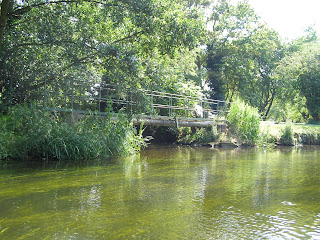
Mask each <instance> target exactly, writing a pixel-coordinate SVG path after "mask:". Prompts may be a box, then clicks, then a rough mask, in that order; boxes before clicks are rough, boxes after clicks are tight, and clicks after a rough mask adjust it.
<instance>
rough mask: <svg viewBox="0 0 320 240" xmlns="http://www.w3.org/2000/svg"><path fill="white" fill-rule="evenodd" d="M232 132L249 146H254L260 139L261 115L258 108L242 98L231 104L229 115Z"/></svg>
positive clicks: (228, 119)
mask: <svg viewBox="0 0 320 240" xmlns="http://www.w3.org/2000/svg"><path fill="white" fill-rule="evenodd" d="M227 121H228V123H229V130H230V133H231V134H233V135H234V136H235V137H237V138H239V140H240V141H241V142H242V143H243V144H245V145H249V146H253V145H255V144H256V143H257V141H258V139H259V131H260V116H259V113H258V110H257V109H256V108H253V107H251V106H249V105H247V104H245V103H243V102H242V101H240V100H236V101H235V102H233V103H232V104H231V107H230V110H229V113H228V115H227Z"/></svg>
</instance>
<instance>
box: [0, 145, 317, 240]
mask: <svg viewBox="0 0 320 240" xmlns="http://www.w3.org/2000/svg"><path fill="white" fill-rule="evenodd" d="M319 173H320V148H318V147H303V148H302V147H301V148H299V147H293V148H291V147H290V148H281V149H276V150H268V151H264V150H263V149H255V148H250V149H234V150H222V149H221V150H219V149H209V148H190V147H181V146H150V147H148V148H146V149H145V150H143V151H142V152H141V154H140V155H139V156H130V157H125V158H114V159H111V160H109V161H91V162H75V163H74V162H73V163H71V162H70V163H67V162H64V163H59V162H55V163H52V162H51V163H41V164H39V163H32V162H31V163H30V162H29V163H19V164H17V163H0V239H10V240H11V239H58V240H61V239H320V174H319Z"/></svg>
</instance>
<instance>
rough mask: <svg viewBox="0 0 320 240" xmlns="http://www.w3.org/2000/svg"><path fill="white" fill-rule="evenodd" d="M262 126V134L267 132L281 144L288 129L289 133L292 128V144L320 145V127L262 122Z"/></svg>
mask: <svg viewBox="0 0 320 240" xmlns="http://www.w3.org/2000/svg"><path fill="white" fill-rule="evenodd" d="M260 126H261V131H262V132H267V133H268V134H269V138H271V139H273V141H274V142H277V143H279V144H281V141H282V140H281V139H283V134H284V132H285V130H286V128H287V131H288V128H291V129H290V131H291V132H292V144H304V145H320V125H314V124H301V123H291V124H289V126H288V124H286V123H278V124H275V123H274V122H261V124H260ZM289 137H290V136H289ZM289 141H290V140H289Z"/></svg>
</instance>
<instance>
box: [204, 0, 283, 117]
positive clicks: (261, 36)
mask: <svg viewBox="0 0 320 240" xmlns="http://www.w3.org/2000/svg"><path fill="white" fill-rule="evenodd" d="M212 19H213V33H212V39H211V41H210V43H209V44H208V47H207V52H208V55H207V56H208V58H207V69H208V76H209V79H208V85H209V87H210V88H211V93H212V96H214V97H216V98H219V99H227V100H229V101H232V100H233V99H234V97H235V96H237V97H240V98H241V99H243V100H245V101H246V102H248V103H250V105H251V106H254V107H257V108H258V109H259V112H260V113H261V114H262V116H264V117H266V116H267V115H268V113H269V111H270V108H271V106H272V103H273V100H274V98H275V96H276V93H277V81H276V79H275V78H274V76H273V75H274V68H275V67H276V66H277V63H278V61H279V60H280V59H281V57H282V44H281V41H280V38H279V35H278V34H277V33H276V32H275V31H273V30H271V29H269V28H268V27H267V26H265V25H264V24H262V23H260V22H259V17H258V16H257V15H256V14H255V13H254V11H253V10H252V8H251V7H250V5H249V4H248V2H247V1H242V2H239V3H238V4H237V5H231V4H230V3H229V1H226V0H220V1H219V5H218V6H216V8H215V10H214V11H213V14H212Z"/></svg>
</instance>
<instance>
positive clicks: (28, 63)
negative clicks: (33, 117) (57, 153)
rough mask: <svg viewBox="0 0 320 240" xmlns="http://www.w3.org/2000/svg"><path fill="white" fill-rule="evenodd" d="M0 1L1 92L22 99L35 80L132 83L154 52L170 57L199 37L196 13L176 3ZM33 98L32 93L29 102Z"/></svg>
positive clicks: (144, 0)
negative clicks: (87, 79) (0, 33)
mask: <svg viewBox="0 0 320 240" xmlns="http://www.w3.org/2000/svg"><path fill="white" fill-rule="evenodd" d="M7 3H8V1H7V0H3V1H2V2H1V17H0V24H1V29H2V30H3V35H2V36H0V37H1V38H0V44H1V48H0V76H1V79H0V91H1V92H2V97H3V98H6V97H7V96H9V95H11V96H12V95H14V97H13V101H15V102H17V103H19V102H23V101H26V100H27V99H26V98H27V95H26V94H25V92H26V91H28V92H29V93H32V91H33V90H34V89H35V82H34V80H43V79H44V78H45V75H47V78H48V79H47V80H48V83H50V82H53V81H61V80H62V79H63V78H64V77H65V76H67V75H68V76H70V75H71V76H74V77H80V78H92V79H94V80H98V79H100V78H101V76H105V77H104V79H106V81H114V80H115V79H117V80H118V81H129V80H133V79H135V81H139V78H138V77H137V76H138V75H139V74H138V72H139V71H138V70H139V69H140V67H141V64H142V62H143V61H144V59H146V58H147V57H148V56H152V55H153V53H154V52H155V51H156V52H158V53H159V54H160V55H168V56H173V55H174V53H175V51H177V49H184V48H193V47H195V46H196V45H197V44H198V41H199V39H200V37H201V35H202V33H203V25H202V20H201V14H200V13H199V11H198V9H197V8H195V7H193V8H188V6H187V5H185V3H184V2H181V1H176V0H167V1H160V0H154V1H151V0H137V1H127V0H118V1H114V0H105V1H99V0H98V1H94V0H57V1H27V2H24V1H23V2H21V1H11V0H10V1H9V3H10V4H9V5H6V4H7ZM33 95H34V94H31V96H33Z"/></svg>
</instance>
